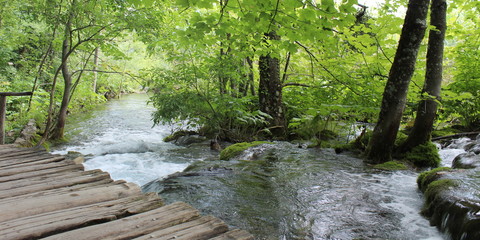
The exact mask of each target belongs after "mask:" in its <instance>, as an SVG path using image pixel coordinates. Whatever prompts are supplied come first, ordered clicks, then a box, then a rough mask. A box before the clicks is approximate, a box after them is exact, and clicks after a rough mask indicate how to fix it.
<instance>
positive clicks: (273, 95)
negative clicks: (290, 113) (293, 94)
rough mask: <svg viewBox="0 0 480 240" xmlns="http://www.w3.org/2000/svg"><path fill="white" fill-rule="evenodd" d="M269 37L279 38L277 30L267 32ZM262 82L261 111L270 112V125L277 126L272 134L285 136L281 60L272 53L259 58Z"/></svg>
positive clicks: (260, 90) (259, 91)
mask: <svg viewBox="0 0 480 240" xmlns="http://www.w3.org/2000/svg"><path fill="white" fill-rule="evenodd" d="M266 36H267V37H268V38H269V39H272V40H278V39H279V36H278V35H276V33H275V32H271V33H268V34H266ZM258 65H259V71H260V84H259V90H258V97H259V101H260V111H262V112H264V113H267V114H269V115H270V116H271V117H272V119H271V120H270V126H269V127H275V128H272V129H275V131H274V132H272V134H273V135H274V136H275V137H284V136H285V115H284V109H283V102H282V83H281V82H280V61H279V59H278V58H276V57H272V56H271V55H270V54H267V55H264V56H260V59H259V63H258Z"/></svg>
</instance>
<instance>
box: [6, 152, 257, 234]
mask: <svg viewBox="0 0 480 240" xmlns="http://www.w3.org/2000/svg"><path fill="white" fill-rule="evenodd" d="M0 236H1V237H0V238H1V239H12V240H13V239H51V240H53V239H59V240H60V239H62V240H64V239H71V240H81V239H85V240H86V239H89V240H90V239H99V240H105V239H164V240H167V239H175V240H178V239H183V240H201V239H214V240H229V239H231V240H235V239H238V240H250V239H253V236H252V235H250V234H249V233H248V232H246V231H243V230H238V229H234V230H229V228H228V226H227V225H226V224H225V223H224V222H223V221H221V220H220V219H218V218H215V217H212V216H201V215H200V213H199V211H198V210H196V209H195V208H193V207H192V206H190V205H188V204H186V203H182V202H177V203H173V204H169V205H164V204H163V202H162V199H161V198H160V197H158V196H157V195H156V194H154V193H147V194H144V193H142V191H141V189H140V187H139V186H138V185H136V184H133V183H127V182H125V181H113V180H112V179H111V178H110V175H109V174H108V173H106V172H103V171H101V170H92V171H85V170H84V168H83V165H77V164H75V163H74V162H73V161H70V160H65V158H64V157H62V156H58V155H52V154H49V153H47V152H46V151H45V150H42V149H34V148H16V147H14V146H13V145H0Z"/></svg>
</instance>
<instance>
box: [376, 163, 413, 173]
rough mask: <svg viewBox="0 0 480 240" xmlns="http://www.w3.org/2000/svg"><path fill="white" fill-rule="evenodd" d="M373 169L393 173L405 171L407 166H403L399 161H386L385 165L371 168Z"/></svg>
mask: <svg viewBox="0 0 480 240" xmlns="http://www.w3.org/2000/svg"><path fill="white" fill-rule="evenodd" d="M373 168H376V169H381V170H388V171H395V170H407V169H408V166H407V165H405V163H403V162H400V161H388V162H385V163H381V164H377V165H375V166H373Z"/></svg>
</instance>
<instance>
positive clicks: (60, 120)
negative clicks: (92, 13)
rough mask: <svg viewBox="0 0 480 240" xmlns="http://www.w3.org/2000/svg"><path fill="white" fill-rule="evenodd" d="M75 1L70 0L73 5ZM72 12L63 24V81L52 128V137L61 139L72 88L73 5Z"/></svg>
mask: <svg viewBox="0 0 480 240" xmlns="http://www.w3.org/2000/svg"><path fill="white" fill-rule="evenodd" d="M74 4H75V1H73V2H72V6H74ZM71 11H72V12H71V13H70V18H69V19H68V21H67V23H66V24H65V37H64V39H63V44H62V66H61V69H62V76H63V82H64V89H63V96H62V103H61V105H60V110H59V112H58V117H57V123H56V125H55V128H54V129H53V134H52V137H51V138H52V139H62V138H63V135H64V130H65V124H66V122H67V110H68V104H69V103H70V92H71V89H72V74H71V73H70V71H69V68H68V57H69V52H70V41H71V29H72V22H71V21H72V18H73V7H72V10H71Z"/></svg>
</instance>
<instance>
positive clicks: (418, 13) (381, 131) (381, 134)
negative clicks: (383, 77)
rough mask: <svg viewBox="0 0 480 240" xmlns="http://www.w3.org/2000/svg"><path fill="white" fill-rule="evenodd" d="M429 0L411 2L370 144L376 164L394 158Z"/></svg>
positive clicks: (370, 156) (423, 33)
mask: <svg viewBox="0 0 480 240" xmlns="http://www.w3.org/2000/svg"><path fill="white" fill-rule="evenodd" d="M429 3H430V1H429V0H410V1H409V4H408V9H407V14H406V16H405V22H404V25H403V28H402V34H401V36H400V41H399V43H398V48H397V52H396V54H395V59H394V61H393V64H392V67H391V69H390V73H389V76H388V81H387V84H386V86H385V90H384V92H383V100H382V106H381V109H380V115H379V118H378V122H377V125H376V126H375V129H374V131H373V135H372V138H371V139H370V142H369V144H368V147H367V158H368V159H369V160H370V161H372V162H374V163H382V162H386V161H389V160H391V158H392V156H391V155H392V149H393V145H394V142H395V138H396V137H397V132H398V128H399V126H400V121H401V117H402V114H403V110H404V108H405V103H406V98H407V91H408V85H409V84H410V80H411V79H412V76H413V72H414V71H415V63H416V60H417V54H418V49H419V48H420V44H421V42H422V39H423V37H424V35H425V29H426V28H427V24H426V17H427V13H428V6H429Z"/></svg>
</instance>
